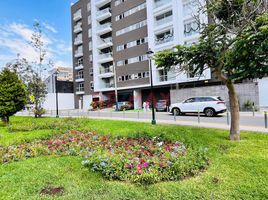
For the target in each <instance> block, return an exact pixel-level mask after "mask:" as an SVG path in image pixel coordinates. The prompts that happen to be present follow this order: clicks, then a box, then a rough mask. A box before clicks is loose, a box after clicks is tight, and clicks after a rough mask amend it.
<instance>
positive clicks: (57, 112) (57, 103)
mask: <svg viewBox="0 0 268 200" xmlns="http://www.w3.org/2000/svg"><path fill="white" fill-rule="evenodd" d="M58 73H59V72H58V70H56V72H55V93H56V118H59V96H58Z"/></svg>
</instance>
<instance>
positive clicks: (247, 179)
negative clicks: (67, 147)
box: [0, 117, 268, 200]
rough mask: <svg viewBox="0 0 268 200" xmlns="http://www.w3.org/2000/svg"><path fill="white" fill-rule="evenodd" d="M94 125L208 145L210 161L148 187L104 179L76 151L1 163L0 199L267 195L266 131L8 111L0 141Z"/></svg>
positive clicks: (114, 131) (94, 128) (10, 142)
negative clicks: (48, 191) (233, 136)
mask: <svg viewBox="0 0 268 200" xmlns="http://www.w3.org/2000/svg"><path fill="white" fill-rule="evenodd" d="M69 129H75V130H80V131H96V132H98V133H100V134H110V135H113V136H119V135H120V136H134V135H137V134H144V135H150V136H160V135H161V136H162V137H164V138H166V139H169V140H173V141H182V142H184V143H186V144H187V145H191V146H195V147H207V148H208V149H209V157H210V160H211V165H210V166H209V168H208V170H207V171H205V172H203V173H201V174H200V175H198V176H196V177H193V178H189V179H186V180H183V181H180V182H164V183H158V184H155V185H150V186H147V187H141V186H136V185H133V184H129V183H124V182H116V181H107V180H105V179H103V178H102V177H101V175H100V174H97V173H93V172H91V171H89V170H88V169H87V168H85V167H83V166H82V165H81V161H82V158H80V157H71V156H70V157H54V156H50V157H38V158H33V159H28V160H26V161H20V162H13V163H10V164H3V165H0V199H5V200H6V199H50V198H51V199H224V200H225V199H268V135H267V134H258V133H245V132H243V133H242V134H241V138H242V140H241V141H240V142H231V141H229V140H228V131H224V130H216V129H206V128H198V127H183V126H175V125H156V126H152V125H150V124H145V123H135V122H125V121H124V122H122V121H108V120H106V121H104V120H89V119H82V118H80V119H54V118H42V119H34V118H31V117H12V118H11V125H10V126H8V127H5V126H4V125H2V124H1V125H0V146H10V145H13V144H21V143H24V142H30V141H33V140H36V139H47V138H50V137H51V136H52V135H54V134H61V133H64V132H65V131H66V130H69ZM50 186H51V187H64V189H65V191H64V193H63V195H62V196H55V197H49V196H40V191H41V190H42V189H44V188H46V187H50Z"/></svg>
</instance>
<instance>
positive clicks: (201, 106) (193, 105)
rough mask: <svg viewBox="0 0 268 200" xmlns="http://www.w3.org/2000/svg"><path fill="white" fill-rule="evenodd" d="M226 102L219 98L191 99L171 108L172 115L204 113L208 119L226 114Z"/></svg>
mask: <svg viewBox="0 0 268 200" xmlns="http://www.w3.org/2000/svg"><path fill="white" fill-rule="evenodd" d="M226 110H227V108H226V105H225V102H224V101H223V100H222V98H221V97H218V96H202V97H191V98H189V99H187V100H185V101H183V102H181V103H174V104H171V106H170V112H171V113H172V114H176V115H181V114H185V113H198V112H200V113H204V114H205V115H206V116H207V117H213V116H216V115H217V114H219V113H224V112H226Z"/></svg>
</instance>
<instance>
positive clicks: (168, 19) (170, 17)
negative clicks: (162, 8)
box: [155, 15, 173, 26]
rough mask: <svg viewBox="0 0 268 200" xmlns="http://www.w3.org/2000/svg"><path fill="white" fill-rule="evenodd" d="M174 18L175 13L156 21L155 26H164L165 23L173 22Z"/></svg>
mask: <svg viewBox="0 0 268 200" xmlns="http://www.w3.org/2000/svg"><path fill="white" fill-rule="evenodd" d="M172 20H173V15H170V16H168V17H165V18H163V19H160V20H158V21H155V26H162V25H164V24H168V23H172Z"/></svg>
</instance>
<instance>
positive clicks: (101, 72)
mask: <svg viewBox="0 0 268 200" xmlns="http://www.w3.org/2000/svg"><path fill="white" fill-rule="evenodd" d="M113 72H114V70H113V66H110V67H108V68H104V69H100V74H107V73H113Z"/></svg>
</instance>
